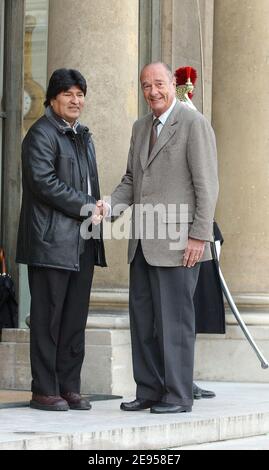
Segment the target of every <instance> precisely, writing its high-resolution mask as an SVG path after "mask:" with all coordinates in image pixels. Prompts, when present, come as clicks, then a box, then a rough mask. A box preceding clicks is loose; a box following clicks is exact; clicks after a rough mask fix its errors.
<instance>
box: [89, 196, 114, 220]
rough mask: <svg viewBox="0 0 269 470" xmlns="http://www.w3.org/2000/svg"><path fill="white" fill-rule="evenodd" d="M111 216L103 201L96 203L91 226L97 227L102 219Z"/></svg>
mask: <svg viewBox="0 0 269 470" xmlns="http://www.w3.org/2000/svg"><path fill="white" fill-rule="evenodd" d="M110 214H111V207H110V205H109V204H107V203H106V202H105V201H103V200H101V199H100V200H99V201H97V202H96V206H95V210H94V212H93V214H92V223H93V225H99V224H100V223H101V222H102V220H103V218H104V217H108V216H110Z"/></svg>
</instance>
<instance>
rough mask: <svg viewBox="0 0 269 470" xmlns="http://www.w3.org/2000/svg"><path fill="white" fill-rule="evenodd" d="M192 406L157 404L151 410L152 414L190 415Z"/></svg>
mask: <svg viewBox="0 0 269 470" xmlns="http://www.w3.org/2000/svg"><path fill="white" fill-rule="evenodd" d="M191 410H192V407H191V406H181V405H170V404H169V403H156V404H155V405H153V406H152V407H151V408H150V412H151V413H157V414H162V413H189V412H190V411H191Z"/></svg>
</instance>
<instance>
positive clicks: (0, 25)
mask: <svg viewBox="0 0 269 470" xmlns="http://www.w3.org/2000/svg"><path fill="white" fill-rule="evenodd" d="M4 3H5V2H4V0H0V245H1V240H2V226H3V224H2V211H1V207H2V164H3V161H2V143H3V139H2V137H3V119H4V118H5V113H4V110H3V105H2V101H3V72H4V24H5V22H4V15H5V11H4V7H5V4H4Z"/></svg>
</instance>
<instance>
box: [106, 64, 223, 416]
mask: <svg viewBox="0 0 269 470" xmlns="http://www.w3.org/2000/svg"><path fill="white" fill-rule="evenodd" d="M140 80H141V86H142V90H143V93H144V97H145V100H146V101H147V103H148V105H149V107H150V108H151V111H152V112H151V113H150V114H148V115H146V116H145V117H143V118H141V119H139V120H138V121H136V122H135V124H134V126H133V132H132V138H131V145H130V151H129V157H128V164H127V170H126V174H125V175H124V176H123V178H122V181H121V183H120V184H119V185H118V186H117V188H116V189H115V191H114V192H113V194H112V197H111V206H112V214H113V215H116V216H117V215H119V213H120V211H121V209H122V205H123V204H125V205H127V206H131V205H133V214H132V237H131V239H130V242H129V251H128V258H129V263H130V328H131V337H132V354H133V370H134V379H135V381H136V384H137V391H136V399H135V400H134V401H132V402H125V403H122V404H121V409H122V410H125V411H138V410H144V409H148V408H150V411H151V412H152V413H180V412H187V411H191V409H192V404H193V393H192V381H193V361H194V342H195V313H194V306H193V295H194V291H195V287H196V282H197V278H198V274H199V267H200V262H202V261H205V260H208V259H210V250H209V243H208V242H210V241H212V227H213V217H214V211H215V206H216V201H217V194H218V176H217V159H216V146H215V137H214V132H213V130H212V128H211V126H210V124H209V122H208V121H207V120H206V118H205V117H204V116H203V115H202V114H200V113H199V112H197V111H193V110H191V109H190V108H189V107H188V106H187V105H186V104H184V103H181V102H179V101H178V100H177V99H176V97H175V79H174V77H173V75H172V73H171V71H170V70H169V68H168V66H166V65H165V64H163V63H152V64H149V65H146V66H145V67H144V68H143V70H142V72H141V76H140ZM119 206H120V209H119V210H118V207H119ZM184 231H185V233H186V237H185V238H186V241H185V243H184ZM175 232H176V233H177V235H178V236H179V240H177V243H175V236H174V235H175ZM180 237H181V238H180Z"/></svg>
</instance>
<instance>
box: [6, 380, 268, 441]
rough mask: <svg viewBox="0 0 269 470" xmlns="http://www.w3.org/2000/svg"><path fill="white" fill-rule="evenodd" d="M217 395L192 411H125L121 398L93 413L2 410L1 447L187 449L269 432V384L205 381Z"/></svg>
mask: <svg viewBox="0 0 269 470" xmlns="http://www.w3.org/2000/svg"><path fill="white" fill-rule="evenodd" d="M200 385H202V386H203V387H205V388H211V389H213V390H214V391H215V392H216V394H217V397H216V398H214V399H210V400H208V399H207V400H197V401H195V403H194V407H193V411H192V413H182V414H173V415H162V416H160V415H154V414H151V413H149V411H148V410H146V411H141V412H137V413H128V412H123V411H120V409H119V405H120V400H108V401H100V402H94V403H93V409H92V410H91V411H79V412H77V411H68V412H62V413H60V412H58V413H55V412H46V411H38V410H33V409H30V408H26V407H25V408H13V409H2V410H0V420H1V433H0V450H8V449H10V450H11V449H16V450H20V449H29V450H34V449H38V450H50V449H58V450H64V449H66V450H75V449H76V450H83V449H84V450H97V449H98V450H102V449H107V450H110V449H116V450H120V449H128V450H130V449H134V450H136V449H137V450H138V449H140V450H145V449H172V448H176V449H178V448H179V449H181V448H183V449H184V447H186V446H198V445H201V444H204V445H205V444H209V443H215V444H216V443H224V441H228V440H233V439H245V438H249V437H253V436H259V435H260V436H262V435H265V434H268V433H269V385H266V384H242V383H202V384H200Z"/></svg>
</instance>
